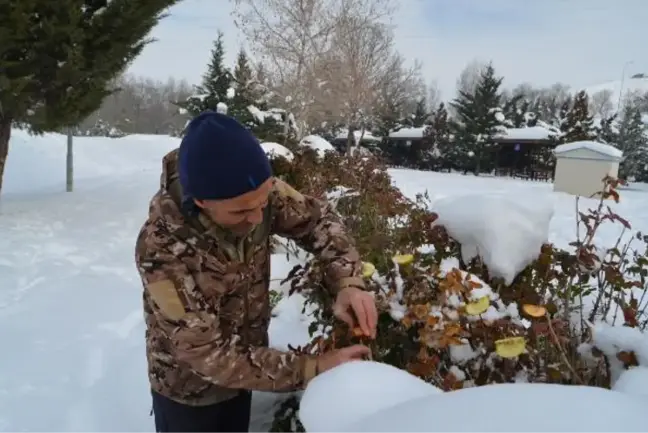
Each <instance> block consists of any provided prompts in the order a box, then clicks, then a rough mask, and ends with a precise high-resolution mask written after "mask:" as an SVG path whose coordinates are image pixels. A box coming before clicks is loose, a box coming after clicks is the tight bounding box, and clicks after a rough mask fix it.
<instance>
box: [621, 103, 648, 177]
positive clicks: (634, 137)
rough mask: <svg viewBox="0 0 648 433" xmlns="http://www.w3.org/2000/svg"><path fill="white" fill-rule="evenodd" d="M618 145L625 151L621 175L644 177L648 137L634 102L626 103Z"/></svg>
mask: <svg viewBox="0 0 648 433" xmlns="http://www.w3.org/2000/svg"><path fill="white" fill-rule="evenodd" d="M616 146H617V147H618V148H619V149H620V150H621V151H622V152H623V161H622V162H621V164H620V166H619V176H620V177H623V178H635V179H644V178H645V177H646V174H647V169H646V165H647V164H648V138H647V137H646V125H645V124H644V123H643V121H642V120H641V111H640V110H639V108H638V107H637V106H636V105H634V104H626V106H625V107H624V109H623V117H622V119H621V122H620V123H619V133H618V137H617V142H616Z"/></svg>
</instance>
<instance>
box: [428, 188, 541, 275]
mask: <svg viewBox="0 0 648 433" xmlns="http://www.w3.org/2000/svg"><path fill="white" fill-rule="evenodd" d="M532 200H533V201H532V202H531V201H530V200H527V201H528V202H526V203H525V200H520V199H519V198H517V199H516V200H513V199H510V198H508V197H506V196H503V195H499V194H467V195H462V196H458V197H444V198H441V199H439V200H437V201H435V202H434V204H433V206H432V210H433V211H434V212H436V213H437V214H438V215H439V219H438V220H437V224H440V225H443V226H444V227H445V228H446V230H447V231H448V234H449V235H450V236H452V237H453V238H454V239H456V240H457V242H459V243H460V244H461V255H462V258H463V260H464V261H469V260H471V259H473V258H474V257H477V256H480V257H481V259H482V260H483V261H484V263H485V264H486V266H488V270H489V272H490V273H491V276H493V277H501V278H503V279H504V281H505V282H506V284H511V283H512V282H513V279H514V278H515V277H516V276H517V274H518V273H520V272H521V271H522V270H523V269H524V268H525V267H526V266H527V265H528V264H529V263H531V262H532V261H533V260H535V259H536V258H537V257H538V255H539V254H540V248H541V247H542V244H543V243H545V242H547V240H548V239H549V223H550V222H551V218H552V217H553V212H554V210H553V202H552V201H551V200H550V197H549V196H548V195H547V196H546V197H545V198H542V197H538V196H534V197H533V198H532Z"/></svg>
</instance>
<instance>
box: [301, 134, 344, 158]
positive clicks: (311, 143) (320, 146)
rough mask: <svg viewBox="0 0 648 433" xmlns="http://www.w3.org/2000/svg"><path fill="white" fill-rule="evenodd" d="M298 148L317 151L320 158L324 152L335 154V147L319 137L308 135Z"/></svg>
mask: <svg viewBox="0 0 648 433" xmlns="http://www.w3.org/2000/svg"><path fill="white" fill-rule="evenodd" d="M299 145H300V146H305V147H310V148H311V149H314V150H316V151H317V154H318V155H319V156H320V157H323V156H324V155H325V154H326V152H335V151H336V150H335V147H333V145H332V144H331V143H329V142H328V141H326V140H325V139H323V138H322V137H320V136H319V135H308V136H306V137H304V138H302V139H301V141H300V142H299Z"/></svg>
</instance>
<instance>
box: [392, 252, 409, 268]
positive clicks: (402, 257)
mask: <svg viewBox="0 0 648 433" xmlns="http://www.w3.org/2000/svg"><path fill="white" fill-rule="evenodd" d="M393 260H394V262H395V263H396V264H397V265H400V266H405V265H409V264H411V263H412V262H414V254H398V255H396V256H394V257H393Z"/></svg>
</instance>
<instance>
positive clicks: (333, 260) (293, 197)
mask: <svg viewBox="0 0 648 433" xmlns="http://www.w3.org/2000/svg"><path fill="white" fill-rule="evenodd" d="M270 202H271V205H272V207H273V212H274V224H273V230H272V231H273V234H276V235H279V236H282V237H285V238H288V239H292V240H294V241H295V242H296V243H297V245H299V246H300V247H301V248H303V249H304V250H306V251H308V252H309V253H312V254H314V255H316V256H318V258H319V259H320V260H322V261H323V262H324V263H325V276H324V278H325V284H326V286H327V288H328V289H329V290H330V291H331V292H332V293H333V294H336V293H337V292H338V291H340V290H341V289H343V288H345V287H350V286H352V287H358V288H361V289H364V288H365V284H364V281H363V279H362V261H361V260H360V254H359V253H358V251H357V250H356V248H355V244H354V241H353V239H352V238H351V236H349V234H348V233H347V232H346V229H345V227H344V223H343V222H342V219H341V217H340V216H339V215H338V214H337V213H336V212H335V210H334V209H333V208H332V207H331V205H330V204H329V203H327V202H324V201H320V200H317V199H316V198H314V197H310V196H307V195H304V194H301V193H300V192H298V191H296V190H295V189H294V188H292V187H291V186H290V185H288V184H287V183H285V182H283V181H282V180H280V179H276V180H275V186H274V189H273V191H272V193H271V200H270Z"/></svg>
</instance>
